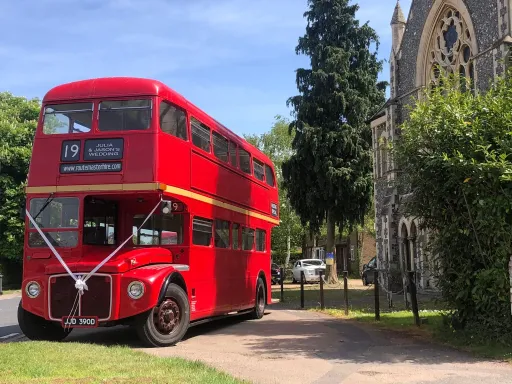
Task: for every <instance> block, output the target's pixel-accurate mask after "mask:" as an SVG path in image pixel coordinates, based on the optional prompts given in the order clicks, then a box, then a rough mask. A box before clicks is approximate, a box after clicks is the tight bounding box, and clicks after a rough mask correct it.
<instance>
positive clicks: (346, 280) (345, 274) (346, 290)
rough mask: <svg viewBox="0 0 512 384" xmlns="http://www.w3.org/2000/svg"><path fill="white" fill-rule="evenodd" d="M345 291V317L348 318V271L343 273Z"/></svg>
mask: <svg viewBox="0 0 512 384" xmlns="http://www.w3.org/2000/svg"><path fill="white" fill-rule="evenodd" d="M343 291H344V292H345V316H348V271H343Z"/></svg>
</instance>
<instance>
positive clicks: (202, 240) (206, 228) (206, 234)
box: [192, 217, 213, 247]
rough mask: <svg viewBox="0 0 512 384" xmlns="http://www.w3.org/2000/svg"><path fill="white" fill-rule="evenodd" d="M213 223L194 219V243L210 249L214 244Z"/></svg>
mask: <svg viewBox="0 0 512 384" xmlns="http://www.w3.org/2000/svg"><path fill="white" fill-rule="evenodd" d="M212 227H213V221H212V220H209V219H203V218H201V217H194V222H193V225H192V243H194V244H195V245H204V246H206V247H209V246H210V245H211V243H212Z"/></svg>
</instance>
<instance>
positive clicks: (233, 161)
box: [229, 141, 238, 168]
mask: <svg viewBox="0 0 512 384" xmlns="http://www.w3.org/2000/svg"><path fill="white" fill-rule="evenodd" d="M229 159H230V163H231V165H232V166H233V167H235V168H236V167H237V166H238V162H237V161H236V144H235V143H233V142H232V141H230V142H229Z"/></svg>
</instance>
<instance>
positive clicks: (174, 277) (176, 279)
mask: <svg viewBox="0 0 512 384" xmlns="http://www.w3.org/2000/svg"><path fill="white" fill-rule="evenodd" d="M170 284H176V285H177V286H179V287H180V288H181V289H183V291H184V292H185V294H186V295H187V297H188V291H187V284H186V283H185V279H184V278H183V275H182V274H181V273H179V272H177V271H173V272H171V273H170V274H169V275H167V277H166V278H165V279H164V282H163V283H162V286H161V288H160V293H159V294H158V303H157V305H160V304H161V303H162V301H164V298H165V295H166V293H167V288H168V287H169V285H170Z"/></svg>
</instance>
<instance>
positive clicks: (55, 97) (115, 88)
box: [43, 77, 273, 166]
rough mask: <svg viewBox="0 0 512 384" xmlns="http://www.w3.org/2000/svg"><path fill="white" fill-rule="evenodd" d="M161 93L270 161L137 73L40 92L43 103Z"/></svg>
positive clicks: (169, 90)
mask: <svg viewBox="0 0 512 384" xmlns="http://www.w3.org/2000/svg"><path fill="white" fill-rule="evenodd" d="M163 94H169V95H170V96H171V97H172V99H173V101H177V102H181V104H184V105H186V106H187V108H188V109H189V110H192V111H193V112H196V113H197V112H198V113H199V114H201V115H203V116H207V117H208V118H209V119H210V120H211V121H213V122H214V123H215V124H216V125H217V126H216V128H217V131H218V132H219V133H224V134H225V135H226V136H228V138H229V139H231V140H234V141H237V142H238V144H241V145H242V146H243V147H244V149H246V150H248V151H249V152H251V154H252V155H256V156H257V157H258V158H259V159H260V160H263V161H265V162H267V163H268V164H269V165H272V166H273V163H272V161H271V160H270V159H269V158H268V157H267V156H266V155H265V154H264V153H263V152H261V151H260V150H259V149H258V148H256V147H255V146H253V145H252V144H250V143H249V142H247V140H245V139H244V138H242V137H240V136H238V135H237V134H236V133H234V132H233V131H231V130H230V129H229V128H227V127H226V126H224V125H223V124H221V123H220V122H218V121H217V120H216V119H214V118H213V117H211V116H210V115H208V114H207V113H206V112H204V111H202V110H201V109H200V108H198V107H197V106H195V105H194V104H193V103H191V102H190V101H189V100H187V99H185V98H184V97H183V96H182V95H181V94H179V93H178V92H176V91H175V90H173V89H172V88H170V87H169V86H167V85H165V84H164V83H162V82H161V81H158V80H153V79H146V78H139V77H102V78H96V79H87V80H79V81H74V82H70V83H66V84H61V85H58V86H56V87H54V88H52V89H50V90H49V91H48V92H47V93H46V95H45V96H44V98H43V103H45V104H46V103H48V102H63V101H68V100H74V99H97V98H103V97H105V98H106V97H131V96H163Z"/></svg>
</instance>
